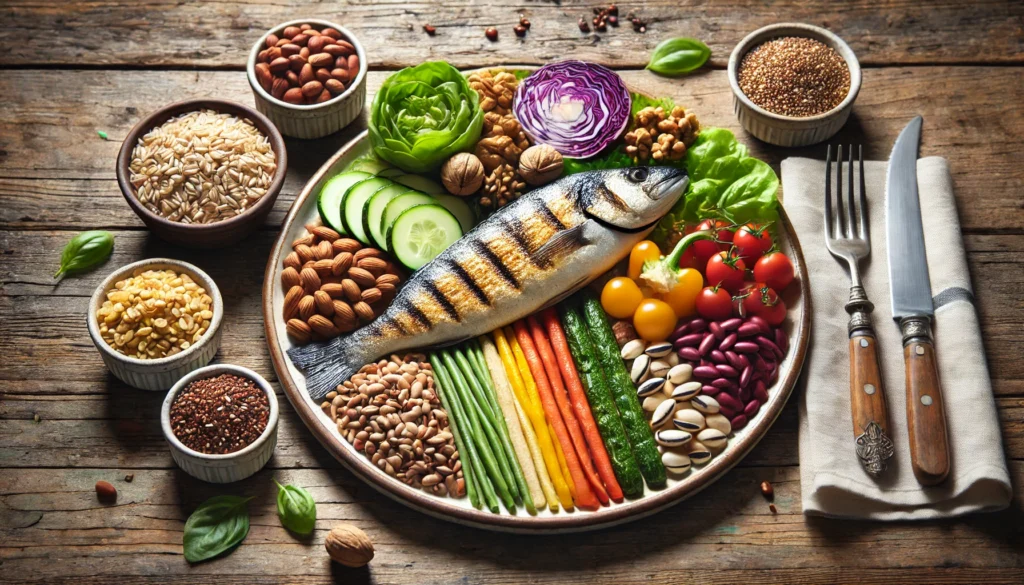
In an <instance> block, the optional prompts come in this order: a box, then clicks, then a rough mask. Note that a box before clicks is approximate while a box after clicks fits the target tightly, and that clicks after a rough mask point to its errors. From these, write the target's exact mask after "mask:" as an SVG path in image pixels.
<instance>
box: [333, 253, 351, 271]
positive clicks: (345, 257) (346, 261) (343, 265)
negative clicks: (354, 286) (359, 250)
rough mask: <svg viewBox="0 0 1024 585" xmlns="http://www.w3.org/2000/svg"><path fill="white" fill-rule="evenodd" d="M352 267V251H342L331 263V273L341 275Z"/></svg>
mask: <svg viewBox="0 0 1024 585" xmlns="http://www.w3.org/2000/svg"><path fill="white" fill-rule="evenodd" d="M351 267H352V253H351V252H342V253H340V254H338V255H337V256H335V257H334V260H333V261H332V264H331V274H333V275H335V276H341V275H343V274H345V273H346V272H348V269H349V268H351Z"/></svg>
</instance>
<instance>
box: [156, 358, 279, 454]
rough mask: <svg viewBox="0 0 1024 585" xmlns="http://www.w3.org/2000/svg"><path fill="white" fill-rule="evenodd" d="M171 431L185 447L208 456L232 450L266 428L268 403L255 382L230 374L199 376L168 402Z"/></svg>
mask: <svg viewBox="0 0 1024 585" xmlns="http://www.w3.org/2000/svg"><path fill="white" fill-rule="evenodd" d="M170 417H171V431H172V432H173V433H174V436H175V437H177V438H178V440H179V441H181V442H182V444H184V445H185V446H186V447H188V448H189V449H192V450H194V451H199V452H200V453H206V454H207V455H223V454H225V453H234V452H235V451H239V450H241V449H243V448H245V447H247V446H249V445H251V444H252V443H253V441H255V440H256V439H258V438H259V436H260V435H262V434H263V431H264V430H266V428H267V420H268V419H269V418H270V403H269V401H268V400H267V394H266V393H265V392H264V391H263V389H262V388H260V387H259V386H257V385H256V383H255V382H253V381H252V380H250V379H248V378H242V377H240V376H235V375H233V374H221V375H219V376H214V377H212V378H202V379H200V380H196V381H194V382H192V383H191V384H189V385H188V386H186V387H185V388H184V389H183V390H182V391H181V392H179V393H178V396H176V397H175V399H174V402H173V403H172V404H171V414H170Z"/></svg>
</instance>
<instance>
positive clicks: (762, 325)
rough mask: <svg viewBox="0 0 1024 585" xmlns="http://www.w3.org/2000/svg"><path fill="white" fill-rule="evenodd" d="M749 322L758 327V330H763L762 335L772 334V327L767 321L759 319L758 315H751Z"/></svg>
mask: <svg viewBox="0 0 1024 585" xmlns="http://www.w3.org/2000/svg"><path fill="white" fill-rule="evenodd" d="M747 322H748V323H753V324H754V325H757V328H758V329H760V330H761V333H764V334H768V333H771V330H772V326H771V325H769V324H768V322H767V321H765V320H764V319H763V318H761V317H758V316H757V315H751V316H750V318H748V319H747Z"/></svg>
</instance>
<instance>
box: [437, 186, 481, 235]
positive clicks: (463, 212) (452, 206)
mask: <svg viewBox="0 0 1024 585" xmlns="http://www.w3.org/2000/svg"><path fill="white" fill-rule="evenodd" d="M434 198H435V199H437V202H438V203H440V204H441V205H442V206H444V208H445V209H447V210H448V211H450V212H452V215H454V216H455V219H457V220H459V225H461V226H462V233H466V232H468V231H469V230H471V229H473V226H475V225H476V214H475V213H473V209H472V208H470V206H469V204H468V203H466V201H465V200H463V199H462V197H456V196H455V195H434Z"/></svg>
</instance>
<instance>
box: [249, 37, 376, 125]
mask: <svg viewBox="0 0 1024 585" xmlns="http://www.w3.org/2000/svg"><path fill="white" fill-rule="evenodd" d="M266 45H267V48H266V49H264V50H262V51H260V52H259V54H258V55H257V57H256V66H255V73H256V80H257V81H259V83H260V85H261V86H263V89H265V90H267V92H269V93H270V95H272V96H274V97H275V98H277V99H279V100H281V101H283V102H286V103H289V104H297V105H301V104H319V103H321V102H326V101H328V100H330V99H332V98H334V97H335V96H338V95H341V93H342V92H344V91H345V88H346V87H348V84H350V83H351V82H352V81H353V80H354V79H355V78H356V76H357V75H359V56H358V55H357V54H356V49H355V47H354V46H352V43H350V42H348V41H346V40H345V39H343V38H342V35H341V32H340V31H338V30H336V29H333V28H325V29H323V30H316V29H315V28H313V27H312V26H311V25H309V24H302V25H299V26H289V27H287V28H285V29H284V30H283V31H282V32H281V34H280V36H278V35H275V34H270V35H268V36H267V42H266Z"/></svg>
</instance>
